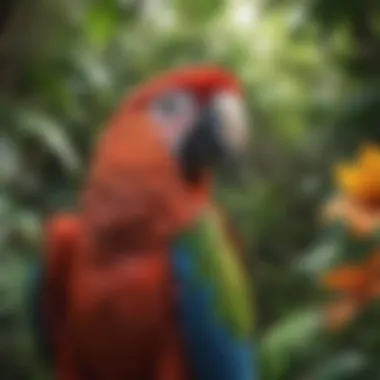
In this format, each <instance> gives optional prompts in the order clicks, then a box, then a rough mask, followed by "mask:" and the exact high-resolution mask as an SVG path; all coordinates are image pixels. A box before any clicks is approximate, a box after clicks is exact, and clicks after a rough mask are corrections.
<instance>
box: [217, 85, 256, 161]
mask: <svg viewBox="0 0 380 380" xmlns="http://www.w3.org/2000/svg"><path fill="white" fill-rule="evenodd" d="M213 102H214V108H215V110H216V112H217V117H218V121H219V124H220V125H219V128H218V133H220V140H221V144H224V145H225V146H226V147H227V148H228V149H230V150H232V152H233V153H239V152H241V151H243V150H244V148H245V147H246V145H247V143H248V138H249V136H248V131H249V124H248V115H247V110H246V108H245V105H244V102H243V99H242V97H241V96H239V95H238V94H234V93H230V92H221V93H219V94H217V95H216V96H215V97H214V99H213Z"/></svg>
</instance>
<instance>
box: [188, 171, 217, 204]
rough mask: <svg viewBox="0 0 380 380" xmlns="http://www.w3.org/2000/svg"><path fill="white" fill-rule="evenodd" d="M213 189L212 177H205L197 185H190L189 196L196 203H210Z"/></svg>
mask: <svg viewBox="0 0 380 380" xmlns="http://www.w3.org/2000/svg"><path fill="white" fill-rule="evenodd" d="M212 188H213V181H212V178H211V176H209V175H205V176H204V177H203V178H202V179H201V180H200V181H198V182H197V183H196V184H195V185H189V188H188V189H189V190H188V192H189V196H190V197H191V199H192V200H193V201H194V202H195V203H198V204H201V203H208V202H209V201H210V197H211V193H212Z"/></svg>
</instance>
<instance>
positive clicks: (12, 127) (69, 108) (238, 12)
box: [0, 0, 380, 380]
mask: <svg viewBox="0 0 380 380" xmlns="http://www.w3.org/2000/svg"><path fill="white" fill-rule="evenodd" d="M0 57H1V58H0V379H1V380H19V379H32V380H37V379H40V378H42V374H41V373H40V371H39V368H38V367H39V365H38V363H36V360H35V358H34V356H35V355H33V354H34V351H35V350H34V348H33V345H32V344H31V341H30V336H29V335H28V332H27V328H26V325H25V320H24V316H23V313H22V308H21V307H20V306H22V305H21V302H22V301H21V300H22V298H21V294H22V292H23V286H24V285H25V283H24V282H23V281H22V280H21V279H22V278H23V276H24V274H25V272H24V271H25V267H26V266H27V264H28V263H30V262H31V261H33V260H34V259H35V258H36V257H37V256H38V254H39V253H40V244H41V226H42V222H43V220H44V219H45V218H46V216H47V215H49V214H50V213H52V212H53V211H55V210H57V209H70V208H73V207H75V197H76V194H77V191H78V189H79V188H80V185H81V181H82V179H83V175H84V174H83V173H84V171H85V169H86V165H87V159H88V153H89V151H90V149H91V147H92V144H93V141H94V138H95V137H96V136H97V131H98V130H99V128H101V127H102V124H103V123H104V122H105V121H106V120H107V117H108V116H110V115H111V114H112V111H113V110H114V108H115V107H116V106H117V104H118V103H119V102H120V100H121V98H122V96H124V94H125V93H128V91H129V89H131V88H132V87H133V86H135V85H136V84H138V83H141V82H143V81H144V80H146V79H147V78H150V77H153V76H155V75H156V74H158V73H160V72H162V71H163V70H166V69H169V68H172V67H175V66H181V65H184V64H191V63H200V62H212V63H218V64H221V65H223V66H225V67H228V68H230V69H232V70H233V71H234V72H235V73H236V74H237V75H239V76H240V77H241V79H242V81H243V82H244V85H245V87H246V94H247V102H248V105H249V110H250V112H251V114H252V120H253V124H252V129H253V134H254V143H253V146H252V149H251V151H250V154H249V157H248V158H247V161H246V162H244V165H243V166H244V167H243V170H242V172H243V177H244V181H243V184H242V185H241V186H240V185H239V186H236V185H235V184H234V185H232V184H231V183H232V182H231V181H229V178H228V173H225V174H224V175H223V176H221V178H220V179H219V182H220V185H219V187H218V189H219V194H218V197H219V199H220V201H221V202H222V203H223V204H225V205H226V207H227V209H228V210H229V213H230V214H231V216H232V218H233V220H234V223H235V224H236V225H237V226H238V228H239V229H240V230H241V231H242V233H243V234H244V237H245V239H246V242H247V256H248V258H249V260H248V261H249V265H250V268H249V270H250V272H251V273H252V278H253V280H254V285H255V293H256V298H257V313H258V338H259V340H260V342H261V343H260V347H261V350H260V351H261V356H260V358H261V361H260V362H261V370H262V379H264V380H277V379H278V380H297V379H299V380H319V379H320V380H330V379H331V380H338V379H342V380H344V379H368V380H376V379H380V370H379V369H378V368H377V367H378V365H377V362H376V358H377V357H378V356H379V355H380V328H379V324H378V325H377V328H376V324H374V325H368V322H361V323H359V324H358V325H355V326H351V327H350V329H349V334H348V335H347V334H343V335H344V336H343V335H342V334H340V335H338V334H336V335H331V334H325V333H323V332H322V330H320V328H321V325H320V323H321V320H320V315H319V314H318V312H316V311H314V309H315V305H317V302H318V300H319V299H320V294H319V291H318V289H316V287H315V284H314V282H313V279H312V277H311V276H309V275H307V274H306V273H305V272H303V271H302V270H301V271H300V270H299V259H302V258H303V257H305V255H306V256H307V255H308V251H309V250H310V249H314V246H313V242H314V241H316V240H317V241H318V244H317V246H318V247H317V248H318V249H320V251H321V252H322V251H323V250H326V247H325V246H324V245H323V243H324V242H321V240H320V239H319V238H318V236H319V234H320V226H319V225H318V222H317V218H316V217H315V216H316V212H317V210H318V208H319V207H320V205H321V202H322V201H323V199H324V197H325V196H327V195H328V194H329V193H330V191H331V183H330V182H331V181H330V178H329V170H330V167H331V164H332V163H333V162H334V161H335V160H336V159H337V158H338V157H342V156H344V155H350V154H352V152H353V149H354V148H356V146H357V145H358V144H359V143H360V142H361V141H364V140H366V139H371V140H374V141H378V140H379V138H380V124H379V121H380V82H379V79H380V2H379V1H376V0H374V1H371V0H304V1H303V0H251V1H248V0H191V1H189V0H172V1H170V0H138V1H133V0H98V1H96V0H55V1H48V0H35V1H33V2H31V1H27V0H24V1H23V0H14V1H10V0H8V1H4V2H2V5H1V6H0ZM326 244H327V246H328V244H330V246H331V244H332V243H328V242H327V243H326ZM334 244H335V243H334ZM311 246H313V248H310V247H311ZM327 248H329V247H327ZM321 255H323V252H322V253H321ZM315 265H317V263H316V264H315ZM368 326H371V328H368ZM373 326H375V327H373ZM210 380H212V379H210ZM231 380H233V379H231Z"/></svg>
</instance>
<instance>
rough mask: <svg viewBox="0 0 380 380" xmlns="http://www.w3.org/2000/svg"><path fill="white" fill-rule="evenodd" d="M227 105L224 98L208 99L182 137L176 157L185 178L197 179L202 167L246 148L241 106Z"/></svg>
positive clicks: (203, 168)
mask: <svg viewBox="0 0 380 380" xmlns="http://www.w3.org/2000/svg"><path fill="white" fill-rule="evenodd" d="M220 100H221V101H220ZM230 105H231V103H226V102H225V99H216V101H214V102H212V103H211V104H210V105H209V106H208V107H206V108H205V109H204V110H203V112H202V113H201V116H200V118H199V119H198V122H197V123H196V125H195V126H194V128H192V130H191V133H190V134H189V135H188V136H187V138H186V139H185V141H184V143H183V145H182V147H181V149H180V160H181V165H182V171H183V175H184V177H185V179H186V180H187V181H189V182H192V183H194V182H197V181H199V180H200V179H201V178H202V177H203V174H204V172H205V170H207V169H210V168H212V167H215V166H216V165H219V164H220V163H222V162H223V161H224V160H225V159H229V158H232V159H234V158H236V157H238V156H239V155H240V154H241V153H243V152H244V151H245V150H246V149H245V148H246V144H247V122H246V118H245V115H243V114H242V112H241V108H239V107H230ZM233 105H236V103H235V104H233ZM233 161H235V160H233Z"/></svg>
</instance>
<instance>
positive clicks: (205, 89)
mask: <svg viewBox="0 0 380 380" xmlns="http://www.w3.org/2000/svg"><path fill="white" fill-rule="evenodd" d="M248 119H249V118H248V115H247V110H246V107H245V103H244V91H243V85H242V83H241V82H240V80H239V79H238V78H237V77H236V76H235V75H234V74H233V73H232V72H230V71H228V70H227V69H224V68H221V67H219V66H212V65H199V66H191V67H182V68H177V69H172V71H169V72H165V73H161V74H160V75H158V76H157V77H156V78H153V79H150V80H148V81H147V83H146V84H143V85H141V86H137V87H136V88H135V89H134V90H132V91H131V93H130V94H128V95H127V97H126V99H125V100H123V101H122V102H121V104H120V105H119V107H118V108H117V110H116V112H115V113H114V114H113V116H111V118H110V119H109V121H108V122H107V123H106V125H105V128H103V130H101V132H100V133H99V135H98V140H97V142H96V144H95V147H94V149H93V152H92V155H91V160H90V164H89V167H88V172H87V174H86V178H85V179H84V181H83V185H82V187H81V189H80V193H79V195H78V207H77V209H76V210H75V211H72V212H64V211H57V212H56V213H54V214H53V215H51V216H50V218H49V220H48V221H47V223H46V226H45V227H46V228H45V230H44V231H45V234H44V241H43V250H42V253H41V257H40V259H39V260H37V262H36V264H35V266H34V267H33V270H31V277H30V282H29V283H28V292H29V294H30V296H29V298H28V303H29V310H30V315H32V318H31V321H32V324H33V329H34V332H35V337H36V339H37V340H38V341H39V342H40V346H41V348H44V350H43V352H44V353H43V355H44V357H45V358H46V359H47V361H48V363H50V364H51V368H52V370H53V373H54V376H55V378H56V379H58V380H257V379H258V378H259V377H258V366H257V362H256V354H255V347H256V343H255V338H254V328H255V326H254V301H253V296H252V294H251V291H252V289H251V286H250V279H249V276H248V275H247V273H246V268H245V265H244V264H243V260H242V255H241V252H240V251H239V249H238V248H237V245H236V242H235V239H234V238H233V236H232V235H231V234H230V233H229V230H230V227H231V225H230V224H229V223H228V220H227V217H226V214H224V213H223V212H222V208H221V207H220V206H219V205H218V204H217V203H216V202H215V201H213V196H212V194H213V188H214V177H215V172H216V170H217V168H218V165H220V164H221V163H222V162H223V161H224V160H225V159H228V158H231V157H235V158H236V157H239V155H240V154H241V153H242V152H243V151H244V150H245V149H246V148H247V141H248V140H249V125H248ZM41 352H42V350H41Z"/></svg>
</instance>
